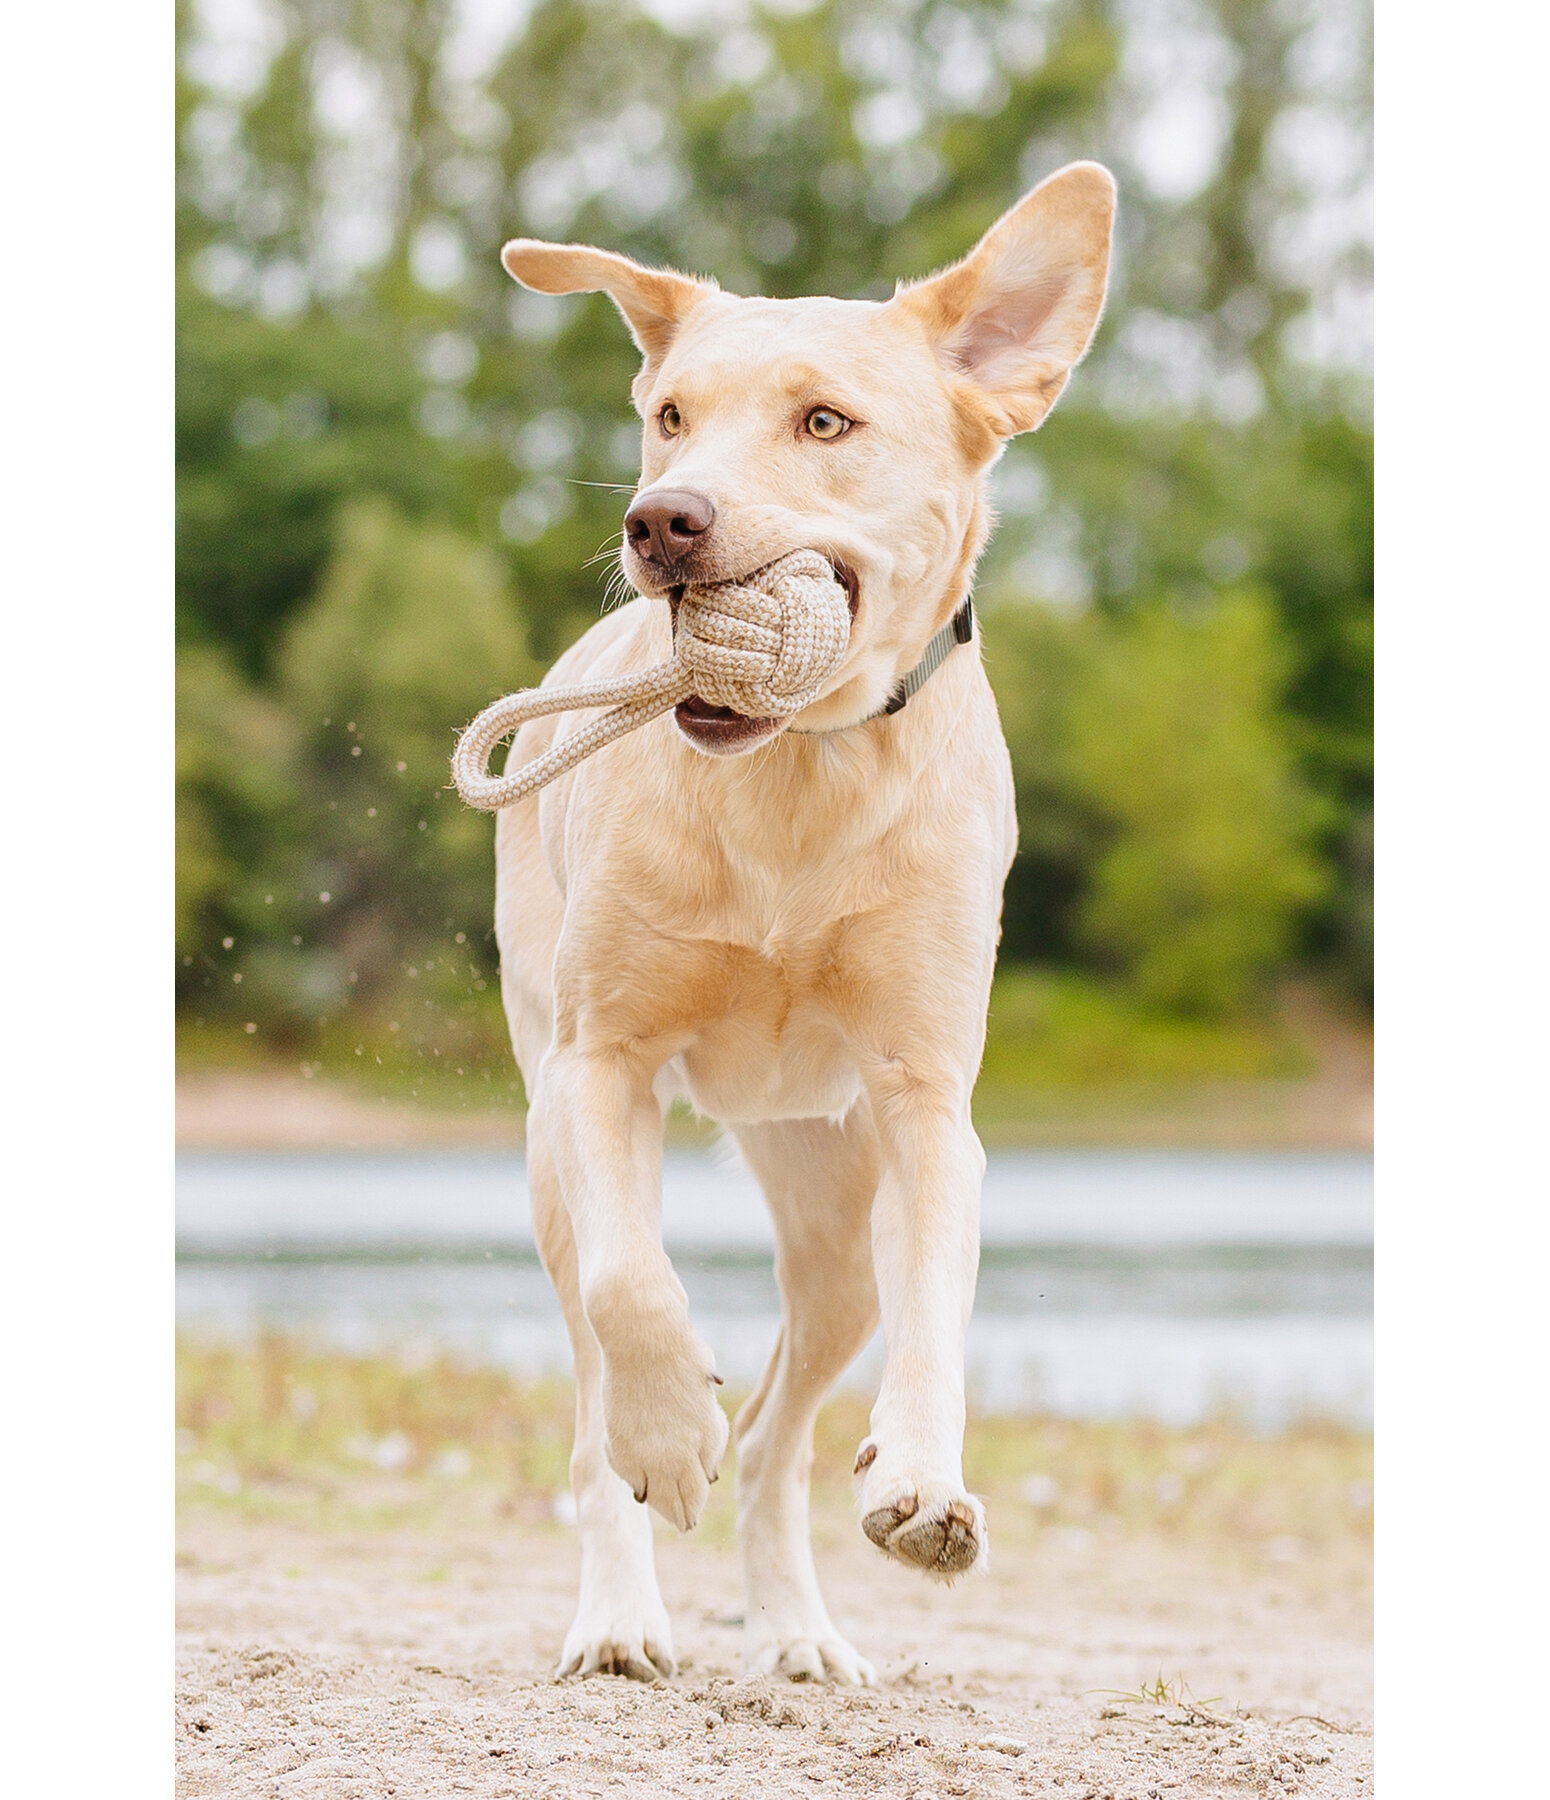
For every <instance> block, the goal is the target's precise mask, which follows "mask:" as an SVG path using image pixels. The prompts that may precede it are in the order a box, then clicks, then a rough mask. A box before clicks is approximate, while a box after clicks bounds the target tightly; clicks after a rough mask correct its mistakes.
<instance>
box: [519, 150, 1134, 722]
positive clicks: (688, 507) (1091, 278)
mask: <svg viewBox="0 0 1550 1800" xmlns="http://www.w3.org/2000/svg"><path fill="white" fill-rule="evenodd" d="M1114 201H1115V189H1114V181H1113V178H1112V177H1111V176H1110V175H1109V173H1108V171H1107V170H1106V169H1103V168H1101V167H1099V166H1098V164H1096V163H1073V164H1071V165H1070V166H1069V167H1067V168H1064V169H1062V170H1060V171H1059V172H1058V173H1057V174H1054V175H1051V176H1050V177H1049V178H1048V180H1046V181H1044V182H1041V183H1040V185H1039V186H1038V187H1036V188H1035V189H1034V190H1033V191H1032V192H1031V193H1029V194H1027V195H1025V196H1024V198H1023V199H1022V200H1020V201H1019V202H1018V203H1017V205H1016V206H1014V207H1013V208H1012V209H1011V211H1010V212H1008V213H1006V214H1005V215H1004V216H1003V217H1002V218H1001V219H999V220H997V222H996V223H995V224H994V225H993V226H991V228H990V230H989V231H987V232H986V233H985V235H984V237H983V238H981V240H980V242H979V243H978V244H977V245H976V246H975V248H974V249H973V251H971V252H970V254H969V255H968V256H966V257H965V258H964V259H963V261H962V262H960V263H957V264H955V265H954V266H953V267H952V268H950V269H947V270H945V271H944V272H943V273H941V274H939V275H934V276H932V277H930V278H929V279H928V280H925V281H920V282H916V283H914V284H913V285H910V286H901V287H900V289H899V291H898V292H897V293H896V294H895V295H894V297H893V298H892V299H891V300H888V301H883V302H878V301H869V300H827V299H811V300H762V299H743V298H740V297H738V296H736V295H732V294H724V293H722V292H721V290H720V289H719V288H718V287H717V286H716V285H715V284H714V283H713V282H709V281H699V280H695V279H693V278H691V277H689V276H687V275H679V274H675V273H673V272H671V271H669V270H663V269H646V268H642V267H641V266H640V265H639V264H638V263H634V262H631V261H630V260H629V259H628V258H627V257H623V256H616V255H614V254H612V253H611V252H609V251H607V250H594V249H591V248H588V247H586V246H582V245H574V244H543V243H537V242H534V241H533V240H531V239H527V238H519V239H517V240H515V241H514V242H512V243H509V244H507V245H506V247H505V249H504V250H503V251H502V252H501V260H502V261H503V262H504V264H505V266H506V268H507V270H508V271H509V273H510V274H511V275H513V276H514V277H515V278H516V279H517V280H518V281H520V282H522V283H523V284H524V285H525V286H527V287H531V288H536V289H537V290H538V291H539V292H540V293H546V294H575V293H590V292H595V291H598V290H601V291H603V292H606V293H607V294H609V295H610V296H611V297H612V299H613V301H614V303H615V304H616V305H617V306H618V308H619V310H620V312H621V313H622V314H623V315H624V318H625V322H626V323H627V324H628V326H629V328H630V331H631V334H632V335H633V337H634V339H635V342H636V344H637V345H638V346H639V348H640V351H641V354H642V356H643V357H644V361H643V363H642V365H641V370H640V373H639V375H637V376H636V378H635V383H634V386H633V388H632V390H631V392H632V395H633V398H634V401H635V405H636V409H637V410H638V411H639V413H640V415H641V417H642V419H643V420H644V421H645V434H644V438H645V441H644V451H643V455H642V462H641V479H640V486H639V489H638V491H637V493H636V495H635V499H634V501H633V503H632V505H631V506H630V509H629V512H628V513H627V515H626V517H625V528H624V547H623V559H624V569H625V573H626V575H627V576H628V577H629V579H630V581H631V583H632V584H633V585H634V586H635V587H636V588H638V589H639V590H640V591H641V592H642V593H644V594H652V595H661V596H663V597H666V598H672V597H673V596H674V594H675V591H677V592H681V591H682V589H683V587H684V586H686V585H699V584H704V583H709V582H716V581H727V580H735V579H737V578H739V577H741V576H744V575H747V574H750V573H751V572H752V571H753V570H755V569H759V568H762V567H763V566H764V565H765V564H766V563H769V562H772V561H774V560H775V559H776V558H777V557H779V556H783V555H785V553H786V552H787V551H790V550H796V549H803V548H806V549H814V550H817V551H819V552H820V553H821V554H822V555H823V556H825V557H827V558H828V560H829V561H830V562H831V563H832V564H833V566H834V569H835V571H836V573H837V574H838V576H839V578H840V580H841V581H842V582H843V583H844V584H845V586H846V588H847V589H848V590H849V593H850V602H851V612H852V617H853V624H852V629H851V641H850V648H849V651H848V653H847V655H846V657H845V660H844V662H843V664H842V665H841V667H840V669H839V671H838V673H837V674H836V675H835V676H834V677H833V679H832V680H831V682H830V683H829V685H828V688H827V691H826V692H825V693H824V694H822V695H821V696H820V698H819V699H818V700H817V701H816V702H815V703H814V704H813V705H812V706H811V707H810V708H809V709H808V711H807V714H806V715H805V717H804V720H803V723H804V725H805V726H807V727H809V728H812V729H833V728H837V727H841V726H844V725H847V724H852V723H855V722H856V721H858V720H860V719H864V718H866V717H867V716H868V714H870V713H872V712H874V711H875V710H876V709H877V708H878V707H879V706H881V705H882V703H883V702H884V701H885V700H886V699H887V697H888V695H889V694H890V693H891V692H892V691H893V689H894V687H895V686H896V685H897V683H898V682H899V680H900V679H901V678H902V676H903V675H905V674H906V673H907V672H908V670H909V669H911V668H912V667H913V666H914V664H915V663H916V662H917V661H918V660H919V659H920V657H921V655H922V653H923V651H924V649H925V647H926V645H927V644H928V643H929V642H930V640H931V638H932V636H933V634H934V633H935V632H936V631H937V630H938V629H939V628H940V627H941V626H942V625H943V624H944V623H945V622H946V620H947V619H948V618H949V617H950V616H951V614H952V613H953V611H954V610H955V609H956V607H957V606H958V605H959V604H960V602H961V600H962V598H963V595H964V593H965V591H966V590H967V586H968V582H969V579H970V576H971V574H972V571H973V567H974V562H975V559H976V558H977V557H978V555H979V552H980V550H981V548H982V547H983V544H984V541H985V537H986V535H987V532H988V530H989V513H988V509H987V506H986V501H985V494H984V476H985V474H986V472H987V471H988V470H989V468H990V466H991V465H992V463H994V461H995V459H996V457H997V455H998V454H999V453H1000V450H1001V447H1002V445H1003V444H1004V443H1005V441H1006V439H1008V438H1009V437H1013V436H1015V435H1016V434H1017V433H1018V432H1021V431H1032V430H1033V429H1034V428H1035V427H1036V426H1037V425H1039V424H1040V423H1041V421H1042V420H1043V418H1044V416H1045V415H1046V413H1048V411H1049V410H1050V408H1051V407H1052V406H1053V405H1054V404H1055V401H1056V400H1057V398H1058V397H1059V395H1060V392H1061V389H1062V388H1063V387H1064V386H1065V384H1066V380H1067V378H1068V376H1069V375H1070V373H1071V370H1072V368H1073V367H1074V366H1075V364H1076V363H1077V362H1078V361H1079V360H1080V359H1081V357H1082V355H1083V354H1084V352H1085V351H1086V349H1087V346H1088V345H1089V343H1090V342H1091V341H1092V336H1093V333H1094V331H1095V330H1096V329H1097V324H1098V316H1099V313H1100V312H1101V310H1102V307H1103V297H1104V290H1105V286H1106V284H1107V280H1108V266H1109V242H1110V237H1111V235H1112V229H1113V221H1114ZM677 718H678V724H679V727H680V729H681V730H682V731H683V732H684V734H685V735H686V736H687V737H688V738H689V740H690V742H691V743H693V744H694V745H695V746H696V747H697V748H699V749H702V750H707V751H712V752H719V753H722V754H726V753H732V752H736V751H741V750H746V749H750V748H752V746H753V745H754V744H756V743H760V742H763V741H765V740H766V739H768V738H769V737H771V736H773V735H774V734H775V732H777V731H779V730H780V729H781V725H782V723H783V722H782V721H779V720H770V719H758V720H751V719H741V718H739V717H737V716H736V715H734V714H730V713H728V712H727V711H726V709H725V708H713V707H708V706H705V705H703V704H701V703H698V702H695V701H686V702H685V703H684V705H683V706H681V707H680V708H679V709H678V714H677Z"/></svg>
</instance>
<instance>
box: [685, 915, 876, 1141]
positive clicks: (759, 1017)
mask: <svg viewBox="0 0 1550 1800" xmlns="http://www.w3.org/2000/svg"><path fill="white" fill-rule="evenodd" d="M725 956H726V959H725V961H724V963H723V971H724V979H725V985H724V987H723V988H722V991H721V993H720V994H719V995H718V996H717V997H716V998H717V1000H718V1002H719V1004H715V1005H708V1006H706V1007H705V1008H704V1012H703V1015H702V1018H701V1021H700V1024H699V1026H698V1028H697V1030H696V1032H695V1036H694V1039H693V1041H692V1042H691V1043H690V1044H689V1045H688V1047H687V1048H686V1049H684V1050H683V1051H682V1052H681V1053H680V1055H679V1056H678V1057H676V1058H675V1059H674V1060H675V1066H676V1069H677V1072H678V1075H679V1078H680V1080H681V1081H682V1083H683V1086H684V1088H685V1090H686V1091H687V1093H688V1095H689V1097H690V1099H691V1100H692V1101H693V1102H694V1104H695V1105H696V1106H697V1107H698V1108H700V1110H701V1111H703V1112H707V1113H709V1114H710V1115H711V1116H712V1117H713V1118H718V1119H724V1120H728V1121H733V1120H738V1119H746V1120H752V1119H783V1118H811V1117H814V1116H815V1115H820V1114H828V1113H836V1112H842V1111H844V1110H845V1109H846V1108H847V1107H848V1106H849V1105H850V1104H851V1102H852V1101H853V1100H854V1099H855V1097H856V1094H857V1093H858V1091H859V1088H860V1077H859V1074H858V1071H857V1068H856V1062H855V1058H854V1056H853V1054H852V1053H851V1050H850V1047H849V1045H848V1043H847V1041H846V1036H845V1032H844V1030H843V1027H842V1022H841V1009H839V1008H838V1007H837V1006H836V1004H835V1001H836V998H837V996H836V995H835V993H834V990H833V976H834V969H833V963H832V961H831V959H830V957H829V955H828V954H827V953H826V948H825V947H824V946H813V947H812V948H811V949H810V950H809V951H808V953H806V954H803V955H799V956H792V957H788V956H783V955H781V954H779V953H778V952H775V953H772V952H770V951H768V950H753V949H742V950H738V949H734V948H733V947H731V946H728V948H727V951H726V953H725Z"/></svg>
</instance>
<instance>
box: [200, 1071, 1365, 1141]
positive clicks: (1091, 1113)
mask: <svg viewBox="0 0 1550 1800" xmlns="http://www.w3.org/2000/svg"><path fill="white" fill-rule="evenodd" d="M522 1126H523V1115H522V1113H521V1111H520V1110H519V1109H517V1108H515V1107H511V1106H507V1107H502V1108H499V1109H495V1110H491V1111H487V1112H481V1111H472V1110H470V1111H467V1112H440V1111H436V1110H434V1109H432V1108H430V1107H422V1106H419V1105H416V1104H415V1103H413V1102H409V1101H398V1100H390V1099H386V1098H381V1097H373V1096H371V1095H368V1094H366V1093H365V1092H363V1091H361V1090H358V1089H355V1088H351V1087H348V1086H346V1085H345V1084H343V1083H341V1082H331V1081H328V1080H326V1079H324V1078H322V1077H316V1078H313V1079H311V1080H306V1079H303V1077H302V1076H300V1075H291V1074H286V1073H284V1072H282V1071H278V1070H248V1071H239V1070H215V1069H211V1070H191V1071H188V1072H186V1073H184V1074H181V1075H180V1076H179V1077H178V1087H177V1130H178V1143H179V1145H180V1146H181V1147H182V1148H184V1149H190V1150H346V1149H348V1150H373V1151H380V1150H429V1149H448V1150H450V1149H513V1148H517V1147H520V1145H521V1143H522ZM984 1135H985V1137H986V1141H987V1142H988V1143H991V1144H1015V1145H1020V1146H1026V1147H1029V1148H1038V1147H1049V1148H1057V1149H1070V1148H1078V1147H1082V1146H1092V1147H1110V1148H1113V1147H1121V1146H1128V1147H1135V1148H1144V1149H1160V1148H1170V1149H1223V1150H1227V1149H1232V1150H1367V1149H1371V1147H1372V1079H1371V1068H1370V1063H1369V1061H1368V1059H1367V1057H1366V1053H1365V1050H1364V1049H1363V1048H1362V1047H1360V1046H1358V1047H1357V1048H1356V1049H1354V1050H1353V1051H1351V1052H1350V1053H1349V1054H1345V1055H1344V1056H1342V1057H1340V1058H1334V1057H1331V1058H1330V1059H1329V1060H1328V1062H1327V1066H1326V1067H1325V1068H1324V1069H1323V1070H1321V1072H1320V1073H1319V1074H1318V1075H1317V1076H1315V1077H1313V1078H1312V1079H1310V1080H1307V1081H1240V1082H1217V1083H1203V1084H1201V1085H1200V1086H1198V1087H1196V1088H1192V1089H1189V1090H1187V1091H1183V1092H1180V1093H1172V1092H1170V1094H1169V1095H1168V1097H1167V1098H1166V1100H1162V1099H1159V1098H1158V1097H1156V1096H1152V1097H1151V1099H1150V1100H1149V1101H1147V1102H1146V1103H1145V1104H1143V1103H1142V1102H1141V1101H1139V1100H1137V1101H1135V1102H1133V1103H1127V1102H1125V1101H1124V1100H1123V1099H1117V1098H1115V1097H1112V1096H1110V1097H1105V1096H1103V1095H1102V1094H1097V1095H1085V1096H1084V1095H1076V1096H1073V1097H1071V1098H1070V1101H1069V1105H1068V1107H1067V1108H1066V1110H1064V1111H1060V1112H1057V1113H1052V1114H1051V1115H1050V1116H1049V1117H1047V1118H1036V1117H1024V1118H1020V1119H1018V1120H1017V1121H1015V1122H1006V1123H997V1122H995V1121H992V1122H991V1123H989V1124H987V1125H986V1127H985V1133H984Z"/></svg>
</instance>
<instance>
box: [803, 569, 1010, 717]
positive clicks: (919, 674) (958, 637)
mask: <svg viewBox="0 0 1550 1800" xmlns="http://www.w3.org/2000/svg"><path fill="white" fill-rule="evenodd" d="M973 636H974V596H973V595H972V594H966V595H965V596H964V600H963V605H962V606H960V607H959V608H958V610H957V612H955V613H954V614H953V616H952V617H951V618H950V619H949V620H948V621H947V623H946V624H945V625H944V626H943V627H942V629H941V630H940V631H939V632H938V633H937V634H936V636H935V637H934V638H932V640H931V642H930V643H929V644H927V645H926V654H925V655H924V656H923V657H921V659H920V661H919V662H918V663H916V665H915V666H914V668H913V669H911V670H910V672H909V674H908V675H906V676H905V677H904V679H903V680H902V681H901V682H900V683H899V685H898V686H897V687H896V688H895V689H894V690H893V692H892V693H891V694H890V695H889V696H888V698H887V699H886V700H885V701H884V702H883V704H882V705H881V706H880V707H878V709H877V711H876V712H869V713H868V714H867V716H866V718H864V719H858V720H857V721H856V724H857V725H866V724H868V723H870V722H871V720H873V719H886V718H888V717H890V716H891V715H892V714H894V713H896V712H903V710H904V708H905V707H906V706H907V705H908V704H909V702H910V701H911V699H913V698H914V696H915V695H916V694H918V693H919V692H920V690H921V689H922V688H923V687H924V686H925V685H926V683H927V682H928V681H929V680H930V679H931V677H932V676H933V675H935V674H936V672H937V670H938V669H940V668H941V666H942V664H943V663H945V662H946V661H947V659H948V656H949V655H950V654H951V653H952V651H953V650H954V649H956V648H957V646H958V645H959V644H966V643H968V641H969V639H970V638H972V637H973ZM852 729H853V727H852V726H849V725H840V726H831V727H830V730H838V731H850V730H852ZM791 730H793V731H795V732H797V733H798V734H799V735H800V736H802V737H827V736H828V735H829V734H828V732H807V731H803V730H802V728H801V727H800V726H799V725H793V726H792V727H791Z"/></svg>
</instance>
